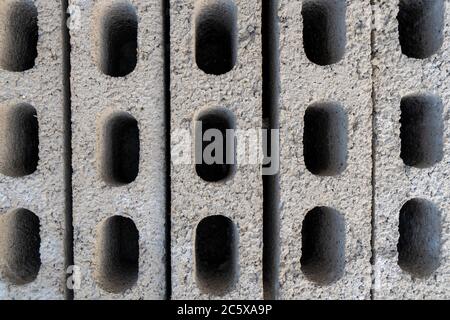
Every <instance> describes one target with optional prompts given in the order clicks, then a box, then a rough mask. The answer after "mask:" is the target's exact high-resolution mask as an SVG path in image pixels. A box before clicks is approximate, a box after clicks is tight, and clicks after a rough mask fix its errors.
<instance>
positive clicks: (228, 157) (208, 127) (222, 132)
mask: <svg viewBox="0 0 450 320" xmlns="http://www.w3.org/2000/svg"><path fill="white" fill-rule="evenodd" d="M234 129H235V120H234V116H233V114H232V113H231V111H229V110H228V109H226V108H211V109H206V110H203V111H201V112H200V113H199V114H198V116H197V117H196V121H195V163H196V164H195V170H196V172H197V175H198V176H199V177H200V178H202V179H203V180H205V181H207V182H219V181H222V180H225V179H227V178H229V177H230V176H231V175H232V174H233V173H234V171H235V161H236V160H235V143H234V142H235V141H234ZM227 130H233V131H232V133H233V134H232V135H230V134H228V135H227ZM209 134H211V137H209ZM209 158H211V159H209Z"/></svg>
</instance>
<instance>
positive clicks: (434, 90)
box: [372, 0, 450, 299]
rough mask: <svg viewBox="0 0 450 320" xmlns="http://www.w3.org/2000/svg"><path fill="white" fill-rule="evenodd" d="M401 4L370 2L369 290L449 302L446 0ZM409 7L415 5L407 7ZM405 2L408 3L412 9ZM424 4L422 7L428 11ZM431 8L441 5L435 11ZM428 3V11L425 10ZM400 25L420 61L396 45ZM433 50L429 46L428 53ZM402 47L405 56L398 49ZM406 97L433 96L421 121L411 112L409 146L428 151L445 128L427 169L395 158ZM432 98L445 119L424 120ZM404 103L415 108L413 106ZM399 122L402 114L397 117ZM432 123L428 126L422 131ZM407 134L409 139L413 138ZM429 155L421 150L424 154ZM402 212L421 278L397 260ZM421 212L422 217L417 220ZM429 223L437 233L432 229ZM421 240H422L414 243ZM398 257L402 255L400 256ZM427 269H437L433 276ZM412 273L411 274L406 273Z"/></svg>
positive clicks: (449, 147) (378, 295) (384, 296)
mask: <svg viewBox="0 0 450 320" xmlns="http://www.w3.org/2000/svg"><path fill="white" fill-rule="evenodd" d="M401 2H402V5H403V6H405V10H406V11H405V12H406V14H405V13H403V14H399V1H382V0H375V1H374V5H373V17H374V24H373V36H374V37H373V40H374V43H373V54H374V57H373V60H372V64H373V70H374V73H373V81H374V102H375V104H374V110H375V128H374V129H375V154H374V157H375V168H374V169H375V199H374V208H375V216H374V218H375V219H374V239H375V242H374V253H375V256H374V258H375V260H374V263H375V265H374V287H373V292H374V298H375V299H448V298H449V297H450V290H449V283H450V259H449V254H450V250H449V249H450V248H449V243H450V241H449V236H450V232H449V231H450V230H449V228H450V224H449V215H448V212H449V210H450V203H449V199H450V194H449V193H450V188H449V186H448V178H449V174H450V169H449V163H450V158H449V157H450V145H449V144H448V136H449V134H450V132H449V127H448V120H449V118H450V114H449V109H448V102H449V99H450V96H449V95H450V90H449V87H448V81H447V80H448V68H449V63H450V53H449V52H450V42H449V36H450V29H449V28H448V25H449V21H450V11H449V9H450V7H449V1H417V2H416V3H415V4H412V1H401ZM431 2H433V6H430V3H431ZM439 3H441V5H442V3H444V4H445V6H446V8H445V10H443V8H442V6H440V7H439ZM411 5H415V6H416V7H412V9H411ZM408 6H410V7H409V9H408ZM421 6H425V9H424V8H423V7H421ZM436 6H437V7H439V8H438V9H436V8H434V7H436ZM430 8H431V9H432V10H431V11H430V10H428V9H430ZM442 15H443V16H444V17H445V18H444V20H443V21H442V19H441V18H440V17H441V16H442ZM397 16H399V18H400V19H399V20H397ZM398 21H402V23H406V24H409V26H408V25H407V26H406V27H405V26H402V27H399V23H398ZM440 22H443V23H440ZM411 26H416V27H417V26H419V27H421V28H422V29H424V30H426V31H425V32H421V33H419V32H417V30H415V29H414V28H411ZM399 30H404V32H407V34H404V35H403V36H407V37H409V38H410V39H406V40H404V41H409V42H410V43H412V44H413V45H414V46H412V47H413V48H415V50H416V51H415V53H416V55H415V56H416V57H421V58H423V59H417V58H410V57H409V56H411V54H410V49H411V46H410V45H409V46H408V45H406V46H404V47H403V45H401V42H400V41H399ZM441 33H442V34H443V35H444V39H445V40H444V41H443V42H442V41H439V40H436V38H439V34H441ZM411 38H412V39H411ZM439 42H440V43H441V44H442V45H438V46H437V47H436V46H435V45H433V44H435V43H438V44H439ZM402 47H403V48H402ZM431 47H434V49H433V50H432V52H429V49H430V48H431ZM402 49H403V52H405V54H404V53H402ZM424 49H425V51H424ZM407 54H408V55H407ZM424 57H425V58H424ZM411 96H425V97H426V96H432V97H433V96H434V97H435V98H433V99H422V100H425V101H431V102H432V103H428V104H424V106H423V111H421V112H420V113H419V117H422V118H423V119H424V120H423V122H422V123H421V122H420V121H417V117H416V118H414V116H411V115H410V116H409V118H410V119H411V121H410V122H411V123H413V124H414V123H415V124H416V125H417V126H416V128H415V130H416V143H415V144H414V148H415V149H416V150H420V149H423V150H430V147H428V146H422V144H423V143H427V141H430V140H431V141H432V143H433V144H434V145H436V144H439V139H442V132H441V133H440V134H439V133H436V131H437V132H439V130H438V128H439V127H441V126H443V127H444V131H443V137H444V144H443V158H442V157H438V158H435V159H432V160H433V161H431V162H430V161H426V162H427V163H426V164H427V165H426V166H425V168H423V166H420V165H419V166H408V165H406V164H405V163H404V161H403V159H402V157H400V155H401V152H402V140H401V135H400V132H402V134H403V133H404V132H408V130H406V131H403V126H404V125H405V122H408V118H404V117H403V116H404V115H403V112H402V110H401V106H402V108H403V103H402V98H405V97H411ZM409 99H410V98H409ZM436 99H440V100H441V102H442V109H441V110H440V112H441V115H440V117H441V121H442V123H439V121H438V122H436V121H434V122H433V121H426V120H425V119H426V118H427V117H428V116H427V115H426V113H430V112H431V113H434V112H435V111H433V109H435V108H438V107H439V104H436V103H433V101H436ZM409 107H410V108H414V104H412V105H409ZM400 119H402V121H401V122H400ZM429 125H431V126H432V127H433V129H427V126H429ZM401 129H402V131H401ZM410 131H411V130H410ZM407 139H411V137H409V138H407ZM406 143H408V140H406ZM428 143H430V142H428ZM441 147H442V145H441ZM429 156H430V155H426V158H428V157H429ZM436 159H437V160H439V159H441V161H439V162H437V163H435V162H436V161H434V160H436ZM407 163H408V162H407ZM408 164H412V163H408ZM412 199H419V200H415V201H419V203H423V202H424V201H427V202H429V203H431V204H432V205H433V206H434V207H436V209H437V210H438V211H439V212H440V217H439V218H434V219H433V218H432V216H433V210H430V209H427V208H429V207H430V205H427V206H425V208H424V206H418V205H413V209H414V210H413V209H411V208H410V207H411V205H408V206H409V207H408V206H406V207H404V205H405V204H406V203H407V202H408V201H410V200H412ZM403 207H404V209H403V210H402V208H403ZM408 208H409V209H408ZM401 210H402V211H405V212H407V213H409V215H410V219H411V220H414V221H416V222H417V225H416V226H415V227H414V228H413V229H412V230H408V227H407V225H406V226H404V228H405V230H404V232H405V233H404V234H403V239H402V242H401V247H404V246H405V243H404V242H405V240H406V239H408V238H409V237H410V236H411V234H414V233H415V236H414V239H415V241H416V243H410V248H409V249H408V250H409V252H416V261H413V262H411V261H410V265H413V266H414V265H416V266H417V265H422V267H420V268H419V269H422V270H423V269H424V268H425V269H428V270H427V272H426V274H424V273H422V272H419V273H420V276H418V275H417V272H414V268H413V269H410V268H408V267H406V268H405V267H404V269H406V270H404V269H402V268H401V267H400V266H399V264H398V260H399V253H398V249H397V245H398V243H399V240H400V238H401V235H400V232H399V222H400V211H401ZM414 215H415V216H416V217H414ZM421 215H425V216H427V217H420V216H421ZM436 219H438V220H439V225H440V228H435V227H433V225H435V224H436ZM430 228H432V229H433V230H434V231H431V232H430ZM410 229H411V227H410ZM439 229H440V230H439ZM427 230H428V231H427ZM439 232H440V233H441V236H440V237H439V236H436V234H439ZM430 233H431V234H433V236H431V234H430ZM427 234H428V236H427ZM439 238H440V239H439ZM419 242H422V243H421V244H419ZM436 251H439V252H440V257H439V267H438V268H437V269H436V268H435V267H436V266H437V265H436V264H435V262H433V259H435V258H434V256H435V252H436ZM403 259H405V258H404V257H403ZM420 260H422V261H420ZM402 265H403V264H402ZM403 266H404V265H403ZM430 267H432V269H434V272H431V274H430V272H429V271H430V270H429V268H430ZM411 270H412V271H413V272H412V273H411V274H410V273H409V272H411ZM408 271H409V272H408ZM416 271H417V268H416Z"/></svg>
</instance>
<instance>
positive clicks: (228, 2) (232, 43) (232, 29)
mask: <svg viewBox="0 0 450 320" xmlns="http://www.w3.org/2000/svg"><path fill="white" fill-rule="evenodd" d="M197 10H198V12H197V15H196V19H195V60H196V63H197V66H198V67H199V68H200V69H201V70H203V71H204V72H205V73H207V74H213V75H221V74H224V73H227V72H229V71H230V70H231V69H233V67H234V65H235V63H236V55H237V53H236V51H237V49H236V46H237V39H236V38H237V35H236V33H237V31H236V29H237V27H236V24H237V21H236V20H237V17H236V16H237V8H236V5H235V3H234V1H232V0H220V1H206V2H204V1H203V2H202V4H201V6H199V7H197Z"/></svg>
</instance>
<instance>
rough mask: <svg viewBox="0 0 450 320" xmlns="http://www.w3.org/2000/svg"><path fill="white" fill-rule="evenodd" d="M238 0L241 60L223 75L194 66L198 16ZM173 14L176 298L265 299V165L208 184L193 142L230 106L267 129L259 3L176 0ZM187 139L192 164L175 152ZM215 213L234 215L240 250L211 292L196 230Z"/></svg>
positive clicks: (243, 121) (245, 166)
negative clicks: (198, 260) (208, 114)
mask: <svg viewBox="0 0 450 320" xmlns="http://www.w3.org/2000/svg"><path fill="white" fill-rule="evenodd" d="M233 2H234V4H235V6H236V11H237V12H236V15H237V18H236V19H237V20H236V33H237V36H236V39H237V40H236V41H237V43H236V45H237V48H236V63H235V65H234V67H233V68H232V69H231V70H229V71H228V72H225V73H222V74H221V75H215V74H208V73H206V72H204V71H203V70H202V69H200V68H199V67H198V66H197V63H196V58H195V35H194V33H195V27H194V26H195V15H196V13H198V10H199V9H198V8H199V7H201V6H203V5H206V6H208V5H217V4H220V5H222V6H225V7H226V8H232V7H233V4H232V3H233ZM170 13H171V146H172V167H171V202H172V203H171V206H172V208H171V224H172V226H171V239H172V244H171V250H172V298H173V299H218V298H223V299H261V298H262V297H263V278H262V250H263V248H262V227H263V221H262V218H263V213H262V200H263V199H262V197H263V196H262V194H263V193H262V177H261V172H260V167H261V165H260V164H257V163H244V162H239V161H238V164H237V166H236V168H235V172H234V173H233V174H232V175H231V176H229V177H228V178H227V179H225V180H221V181H218V182H208V181H205V180H203V179H202V178H201V177H199V176H198V175H197V172H196V170H195V161H194V159H195V154H194V141H192V140H193V136H194V130H195V119H196V118H197V115H198V114H199V113H200V112H201V111H202V110H206V109H209V108H226V109H228V111H229V112H230V113H232V114H233V117H234V119H235V127H236V129H237V130H244V131H245V130H249V129H253V130H257V129H259V128H261V125H262V111H261V104H262V66H261V62H262V56H261V1H256V0H255V1H253V0H252V1H244V0H235V1H228V0H227V1H224V0H205V1H203V0H199V1H194V0H177V1H171V11H170ZM227 20H229V19H227ZM231 20H232V19H231ZM227 69H228V68H227ZM186 137H188V139H186ZM189 137H191V139H189ZM183 140H184V141H183ZM236 140H237V148H239V145H241V146H242V145H244V143H245V141H244V139H241V138H239V137H237V139H236ZM183 143H184V145H183V146H184V147H185V146H186V145H187V146H188V147H187V149H188V152H187V153H188V155H187V157H186V161H180V159H177V157H176V156H177V154H176V150H178V149H177V148H178V147H179V146H180V144H183ZM189 146H191V147H189ZM216 215H221V216H224V217H226V218H228V219H230V220H231V222H232V223H233V224H234V225H235V228H236V239H235V241H236V242H237V244H236V246H237V250H231V251H236V252H237V254H238V256H237V257H236V262H235V263H236V264H237V267H236V268H237V271H236V277H237V279H236V280H235V283H233V286H231V287H230V288H226V289H227V290H214V291H211V290H205V289H204V288H205V286H206V285H205V283H203V285H202V284H200V287H199V285H198V282H197V280H196V277H197V276H198V274H196V267H195V264H194V257H195V255H196V252H195V235H196V230H197V228H198V226H199V223H200V222H201V221H202V220H203V219H204V218H207V217H210V216H216ZM219 287H220V286H219ZM216 288H217V286H216ZM217 291H226V292H217Z"/></svg>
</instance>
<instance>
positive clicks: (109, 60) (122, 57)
mask: <svg viewBox="0 0 450 320" xmlns="http://www.w3.org/2000/svg"><path fill="white" fill-rule="evenodd" d="M105 6H106V7H105V8H102V14H101V17H100V32H99V40H100V46H99V61H98V63H99V68H100V70H101V71H102V72H103V73H104V74H106V75H109V76H112V77H124V76H126V75H128V74H130V73H131V72H133V70H134V69H135V67H136V64H137V36H138V17H137V15H136V11H135V9H134V7H133V5H132V4H131V3H129V2H128V1H125V0H122V1H119V2H113V3H110V4H107V5H105Z"/></svg>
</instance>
